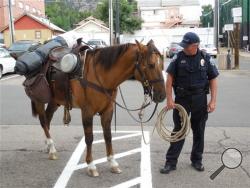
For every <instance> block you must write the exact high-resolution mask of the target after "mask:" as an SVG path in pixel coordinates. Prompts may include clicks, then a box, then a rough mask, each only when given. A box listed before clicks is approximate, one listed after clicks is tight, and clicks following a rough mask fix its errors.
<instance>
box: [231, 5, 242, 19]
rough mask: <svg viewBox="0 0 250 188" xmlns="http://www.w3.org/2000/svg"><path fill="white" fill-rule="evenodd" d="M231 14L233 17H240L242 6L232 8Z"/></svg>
mask: <svg viewBox="0 0 250 188" xmlns="http://www.w3.org/2000/svg"><path fill="white" fill-rule="evenodd" d="M232 16H233V17H239V16H240V17H241V16H242V8H241V7H237V8H232Z"/></svg>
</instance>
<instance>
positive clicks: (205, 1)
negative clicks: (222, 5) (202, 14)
mask: <svg viewBox="0 0 250 188" xmlns="http://www.w3.org/2000/svg"><path fill="white" fill-rule="evenodd" d="M200 3H201V6H202V5H207V4H211V5H212V6H214V0H200Z"/></svg>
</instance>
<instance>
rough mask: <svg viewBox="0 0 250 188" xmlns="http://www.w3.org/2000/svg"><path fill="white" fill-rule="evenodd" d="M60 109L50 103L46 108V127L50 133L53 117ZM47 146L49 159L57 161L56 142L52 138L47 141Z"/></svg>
mask: <svg viewBox="0 0 250 188" xmlns="http://www.w3.org/2000/svg"><path fill="white" fill-rule="evenodd" d="M57 109H58V105H57V104H55V103H53V102H50V103H49V104H48V106H47V108H46V111H45V114H46V117H45V118H46V123H45V125H46V126H47V129H48V131H49V130H50V122H51V120H52V118H53V115H54V113H55V111H56V110H57ZM46 144H47V151H48V153H49V159H51V160H55V159H57V158H58V157H57V154H56V153H57V152H56V148H55V144H54V141H53V140H52V138H51V137H50V138H48V137H47V140H46Z"/></svg>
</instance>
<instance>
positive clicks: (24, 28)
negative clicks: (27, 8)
mask: <svg viewBox="0 0 250 188" xmlns="http://www.w3.org/2000/svg"><path fill="white" fill-rule="evenodd" d="M14 27H15V35H14V36H15V41H18V40H33V41H38V42H41V43H44V42H45V41H47V40H50V39H52V38H54V37H55V36H57V35H59V34H62V33H64V32H65V31H64V30H63V29H61V28H59V27H58V26H56V25H54V24H53V23H51V22H50V21H49V20H47V19H45V18H41V17H37V16H34V15H32V14H27V13H24V14H23V15H21V16H20V17H19V18H16V20H15V22H14ZM0 31H1V32H2V33H3V38H4V42H5V44H6V46H7V47H8V46H9V45H10V32H9V26H8V25H7V26H6V27H5V28H3V29H2V30H0Z"/></svg>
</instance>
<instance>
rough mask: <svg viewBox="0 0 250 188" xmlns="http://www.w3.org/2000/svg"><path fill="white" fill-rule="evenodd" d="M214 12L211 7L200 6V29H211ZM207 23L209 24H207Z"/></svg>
mask: <svg viewBox="0 0 250 188" xmlns="http://www.w3.org/2000/svg"><path fill="white" fill-rule="evenodd" d="M213 15H214V11H213V8H212V5H204V6H202V15H201V17H200V20H201V25H202V27H208V25H209V26H210V27H213V25H214V16H213ZM208 23H209V24H208Z"/></svg>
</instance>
